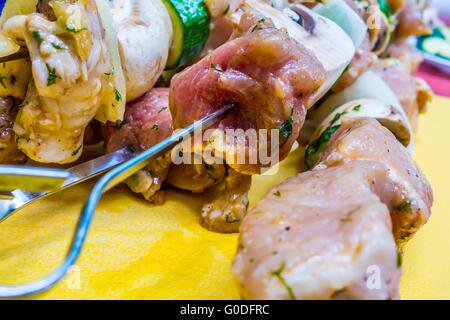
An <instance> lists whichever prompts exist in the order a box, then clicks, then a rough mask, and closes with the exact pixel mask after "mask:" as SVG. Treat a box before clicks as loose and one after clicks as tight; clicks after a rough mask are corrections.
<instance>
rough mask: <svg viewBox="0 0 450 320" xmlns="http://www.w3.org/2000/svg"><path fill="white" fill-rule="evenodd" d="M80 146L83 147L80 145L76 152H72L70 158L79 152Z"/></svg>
mask: <svg viewBox="0 0 450 320" xmlns="http://www.w3.org/2000/svg"><path fill="white" fill-rule="evenodd" d="M82 146H83V145H82V144H80V146H79V147H78V148H77V150H75V151H74V152H72V157H74V156H76V154H77V153H78V152H79V151H80V150H81V147H82Z"/></svg>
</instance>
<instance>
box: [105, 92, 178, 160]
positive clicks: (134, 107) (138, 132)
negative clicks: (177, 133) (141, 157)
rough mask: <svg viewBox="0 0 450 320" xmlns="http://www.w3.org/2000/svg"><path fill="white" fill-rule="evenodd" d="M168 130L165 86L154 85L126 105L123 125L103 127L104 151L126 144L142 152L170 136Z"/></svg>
mask: <svg viewBox="0 0 450 320" xmlns="http://www.w3.org/2000/svg"><path fill="white" fill-rule="evenodd" d="M172 132H173V130H172V117H171V115H170V112H169V89H166V88H155V89H152V90H151V91H150V92H148V93H147V94H146V95H145V96H143V97H141V98H140V99H138V100H136V101H133V102H130V103H128V104H127V107H126V110H125V116H124V122H123V125H121V124H115V125H111V124H110V125H108V126H107V127H106V130H105V142H106V151H107V152H113V151H115V150H118V149H121V148H123V147H126V146H133V147H134V148H136V150H137V151H144V150H147V149H149V148H150V147H152V146H154V145H155V144H157V143H159V142H161V141H162V140H164V139H166V138H168V137H170V136H171V135H172Z"/></svg>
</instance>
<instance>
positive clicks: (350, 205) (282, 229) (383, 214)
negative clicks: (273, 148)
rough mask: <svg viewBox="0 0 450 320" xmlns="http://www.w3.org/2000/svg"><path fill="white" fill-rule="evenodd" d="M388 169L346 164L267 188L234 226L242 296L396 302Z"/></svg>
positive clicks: (398, 271) (397, 275)
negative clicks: (386, 195) (386, 198)
mask: <svg viewBox="0 0 450 320" xmlns="http://www.w3.org/2000/svg"><path fill="white" fill-rule="evenodd" d="M387 174H388V168H386V167H385V166H383V165H382V164H379V163H375V162H370V161H367V162H359V161H350V162H348V163H345V164H341V165H339V166H336V167H333V168H327V169H322V170H314V171H310V172H305V173H302V174H299V175H298V176H296V177H293V178H290V179H288V180H286V181H285V182H283V183H281V184H280V185H278V186H276V187H274V188H273V189H272V190H271V191H269V193H268V194H267V195H266V197H265V198H264V199H263V200H261V201H260V202H259V203H257V204H256V205H255V207H254V208H253V209H252V210H250V212H249V213H248V214H247V216H246V217H245V218H244V221H243V222H242V225H241V229H240V230H241V236H240V239H239V245H238V251H237V253H236V256H235V258H234V261H233V266H232V271H233V273H234V275H235V278H236V279H237V282H238V284H239V289H240V291H241V294H242V295H243V297H244V298H245V299H285V300H288V299H396V298H398V285H399V279H400V275H401V269H400V268H399V265H398V261H399V260H398V254H397V248H396V245H395V241H394V238H393V236H392V226H391V219H390V216H389V209H388V207H387V206H386V205H385V204H384V203H383V202H382V201H381V200H380V197H379V195H378V193H384V192H387V193H390V192H391V188H392V186H391V185H390V184H389V182H388V181H387V180H388V179H387Z"/></svg>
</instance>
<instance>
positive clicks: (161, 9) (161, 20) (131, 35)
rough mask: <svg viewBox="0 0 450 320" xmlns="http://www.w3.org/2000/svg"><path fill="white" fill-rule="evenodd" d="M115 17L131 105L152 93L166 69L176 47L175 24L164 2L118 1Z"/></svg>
mask: <svg viewBox="0 0 450 320" xmlns="http://www.w3.org/2000/svg"><path fill="white" fill-rule="evenodd" d="M111 13H112V15H113V18H114V22H115V24H116V31H117V39H118V42H119V50H120V56H121V60H122V68H123V72H124V75H125V80H126V88H127V101H132V100H135V99H136V98H139V97H141V96H142V95H143V94H144V93H145V92H147V91H149V90H150V89H151V88H152V87H153V85H154V84H155V82H156V81H157V80H158V78H159V76H160V75H161V73H162V72H163V70H164V68H165V66H166V62H167V57H168V54H169V49H170V46H171V44H172V37H173V29H172V21H171V20H170V16H169V13H168V12H167V9H166V7H165V6H164V4H163V3H162V2H161V0H114V1H111Z"/></svg>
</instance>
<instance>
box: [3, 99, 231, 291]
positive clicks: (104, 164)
mask: <svg viewBox="0 0 450 320" xmlns="http://www.w3.org/2000/svg"><path fill="white" fill-rule="evenodd" d="M231 108H233V105H229V106H226V107H224V108H223V109H221V110H219V111H217V112H215V113H212V114H210V115H208V116H206V117H205V118H203V119H201V120H199V121H196V122H195V123H193V124H192V125H190V126H188V127H186V128H184V129H182V130H180V131H178V132H177V133H175V134H174V135H172V136H171V137H169V138H167V139H166V140H164V141H162V142H160V143H158V144H157V145H155V146H153V147H152V148H150V149H148V150H146V151H144V152H142V153H140V154H137V155H136V154H135V153H134V152H133V150H130V149H127V148H125V149H121V150H119V151H116V152H114V153H111V154H109V155H106V156H102V157H100V158H97V159H94V160H92V161H88V162H86V163H83V164H80V165H78V166H75V167H73V168H71V169H69V170H51V169H46V171H45V172H44V171H43V172H41V173H39V172H38V171H37V170H42V169H37V170H35V169H29V171H26V169H24V170H25V171H22V172H21V173H14V172H12V171H11V170H12V169H13V167H14V166H7V167H5V166H3V168H2V169H3V173H5V172H6V174H7V175H10V176H11V175H13V176H14V175H16V176H17V175H19V176H21V177H22V178H25V179H29V180H28V181H34V182H35V183H36V186H37V187H38V188H42V187H45V183H42V179H44V180H45V175H50V180H48V181H47V182H49V184H50V185H51V186H53V187H56V188H57V189H55V190H52V191H44V192H40V193H33V192H25V191H22V190H14V191H13V192H11V193H10V194H9V195H8V193H6V194H3V199H5V198H10V199H9V200H0V209H5V212H2V213H1V214H0V222H1V221H3V220H5V219H6V218H7V217H9V216H11V215H12V214H13V213H15V212H17V211H18V209H20V208H22V207H24V206H25V205H28V204H30V203H31V202H33V201H35V200H37V199H42V198H43V197H46V196H48V195H50V194H52V193H55V192H57V191H60V190H62V189H64V188H68V187H70V186H73V185H75V184H77V183H80V182H82V181H85V180H87V179H89V178H91V177H94V176H96V175H98V174H101V173H103V172H105V171H107V170H109V169H111V168H113V169H112V170H111V171H109V172H107V173H106V174H105V175H104V176H103V177H102V178H100V179H99V181H98V182H97V183H96V184H95V186H94V188H93V189H92V192H91V194H90V196H89V198H88V200H87V202H86V203H85V205H84V206H83V208H82V209H81V212H80V217H79V219H78V222H77V226H76V228H75V233H74V235H73V237H72V242H71V244H70V247H69V250H68V252H67V254H66V257H65V259H64V261H63V262H62V263H61V264H60V265H59V266H58V267H57V268H56V269H55V270H54V271H52V272H51V273H50V274H48V275H47V276H45V277H43V278H41V279H38V280H34V281H32V282H28V283H25V284H19V285H0V298H11V297H19V296H24V295H30V294H36V293H39V292H42V291H44V290H47V289H49V288H51V287H52V286H53V285H55V284H56V283H57V282H58V281H59V280H61V279H62V278H63V277H64V276H65V274H66V273H67V272H68V271H69V269H70V267H71V266H72V265H73V264H75V262H76V260H77V258H78V256H79V254H80V252H81V249H82V247H83V243H84V241H85V239H86V235H87V232H88V229H89V226H90V224H91V221H92V217H93V215H94V213H95V210H96V208H97V204H98V202H99V200H100V197H101V196H102V194H103V193H105V192H106V191H108V190H110V189H111V188H113V187H114V186H116V185H117V184H119V183H120V182H122V181H124V180H125V179H127V178H128V177H130V176H132V175H133V174H134V173H136V172H137V171H139V170H141V169H142V168H144V167H146V166H147V165H149V164H150V162H151V161H152V160H154V159H155V158H157V157H159V156H161V155H163V154H165V153H167V152H169V151H170V150H171V149H172V148H173V147H175V146H176V145H177V144H179V143H180V142H181V141H183V139H185V138H186V137H189V136H191V135H192V134H193V133H194V131H195V130H196V129H197V130H198V129H202V130H204V129H206V128H208V127H210V126H211V125H213V124H214V123H215V122H217V121H218V120H219V119H220V118H221V117H222V116H223V115H224V114H225V113H226V112H227V111H228V110H230V109H231ZM2 169H1V168H0V176H1V174H2ZM8 169H11V170H8ZM16 169H17V168H16ZM23 174H25V175H23ZM9 178H11V177H9ZM64 179H65V180H64ZM62 181H63V182H62Z"/></svg>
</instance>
